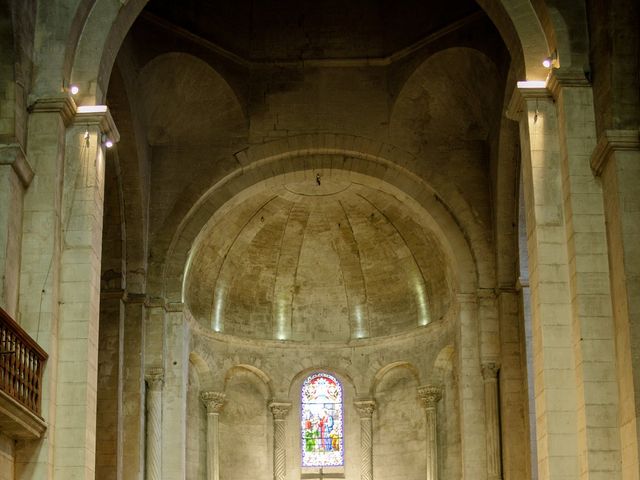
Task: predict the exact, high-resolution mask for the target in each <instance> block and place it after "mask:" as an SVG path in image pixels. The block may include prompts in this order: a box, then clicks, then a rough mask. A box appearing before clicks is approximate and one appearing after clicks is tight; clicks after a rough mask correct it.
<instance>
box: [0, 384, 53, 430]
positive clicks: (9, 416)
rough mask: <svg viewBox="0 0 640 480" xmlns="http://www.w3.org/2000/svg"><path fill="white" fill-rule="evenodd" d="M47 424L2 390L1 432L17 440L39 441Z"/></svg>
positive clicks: (0, 397)
mask: <svg viewBox="0 0 640 480" xmlns="http://www.w3.org/2000/svg"><path fill="white" fill-rule="evenodd" d="M46 429H47V424H46V422H45V421H44V420H43V419H41V418H40V417H38V416H37V415H36V414H35V413H32V412H31V411H29V410H28V409H27V408H26V407H24V406H22V405H20V404H19V403H18V402H16V401H15V400H14V399H12V398H11V397H10V396H9V395H7V394H6V393H5V392H3V391H2V390H0V432H2V433H3V434H4V435H7V436H8V437H11V438H13V439H15V440H37V439H38V438H41V437H42V435H43V434H44V432H45V431H46Z"/></svg>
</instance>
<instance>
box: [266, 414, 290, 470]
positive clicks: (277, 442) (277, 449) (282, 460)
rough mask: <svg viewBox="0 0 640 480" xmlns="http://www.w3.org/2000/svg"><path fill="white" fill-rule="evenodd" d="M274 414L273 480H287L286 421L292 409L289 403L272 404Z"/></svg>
mask: <svg viewBox="0 0 640 480" xmlns="http://www.w3.org/2000/svg"><path fill="white" fill-rule="evenodd" d="M269 408H270V409H271V413H272V414H273V478H274V480H285V478H286V473H287V471H286V466H287V456H286V444H285V443H286V437H285V433H286V421H285V418H286V417H287V414H288V413H289V410H290V409H291V404H290V403H287V402H272V403H270V404H269Z"/></svg>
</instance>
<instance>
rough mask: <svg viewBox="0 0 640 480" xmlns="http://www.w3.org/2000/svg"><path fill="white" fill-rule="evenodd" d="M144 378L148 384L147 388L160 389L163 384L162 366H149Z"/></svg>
mask: <svg viewBox="0 0 640 480" xmlns="http://www.w3.org/2000/svg"><path fill="white" fill-rule="evenodd" d="M144 380H145V382H147V385H149V390H153V391H158V390H162V386H163V385H164V369H163V368H150V369H148V370H147V372H146V373H145V374H144Z"/></svg>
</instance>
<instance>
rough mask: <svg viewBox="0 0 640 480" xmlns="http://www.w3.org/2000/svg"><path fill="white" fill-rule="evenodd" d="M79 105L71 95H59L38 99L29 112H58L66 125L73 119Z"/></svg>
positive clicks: (28, 109) (29, 108)
mask: <svg viewBox="0 0 640 480" xmlns="http://www.w3.org/2000/svg"><path fill="white" fill-rule="evenodd" d="M77 110H78V107H77V106H76V102H75V101H74V100H73V98H72V97H71V95H69V94H66V95H58V96H53V97H41V98H38V99H36V101H35V102H33V103H32V104H31V105H30V106H29V107H28V108H27V111H28V112H29V113H58V114H60V116H61V117H62V121H63V122H64V124H65V126H68V125H69V124H71V122H72V121H73V119H74V117H75V115H76V112H77Z"/></svg>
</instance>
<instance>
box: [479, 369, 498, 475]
mask: <svg viewBox="0 0 640 480" xmlns="http://www.w3.org/2000/svg"><path fill="white" fill-rule="evenodd" d="M482 378H483V379H484V411H485V421H486V430H485V432H486V435H487V475H488V479H489V480H499V479H501V478H502V464H501V457H500V419H499V413H498V367H497V365H496V364H495V363H485V364H483V365H482Z"/></svg>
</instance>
